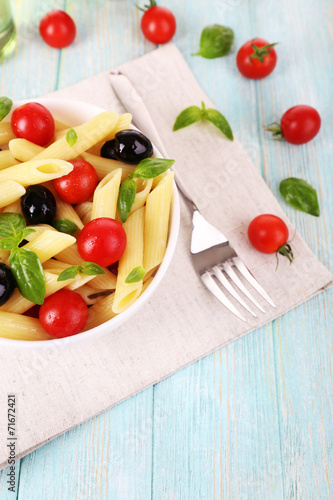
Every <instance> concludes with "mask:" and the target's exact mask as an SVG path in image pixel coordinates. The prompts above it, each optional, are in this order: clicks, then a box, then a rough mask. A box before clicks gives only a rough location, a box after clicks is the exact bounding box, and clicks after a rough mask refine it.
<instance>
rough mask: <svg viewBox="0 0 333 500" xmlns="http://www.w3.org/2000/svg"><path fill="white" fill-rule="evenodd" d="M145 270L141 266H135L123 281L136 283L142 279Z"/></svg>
mask: <svg viewBox="0 0 333 500" xmlns="http://www.w3.org/2000/svg"><path fill="white" fill-rule="evenodd" d="M145 272H146V271H145V270H144V269H143V267H142V266H138V267H135V268H134V269H132V271H131V272H130V273H129V275H128V276H127V278H126V279H125V283H137V282H138V281H141V280H143V277H144V275H145Z"/></svg>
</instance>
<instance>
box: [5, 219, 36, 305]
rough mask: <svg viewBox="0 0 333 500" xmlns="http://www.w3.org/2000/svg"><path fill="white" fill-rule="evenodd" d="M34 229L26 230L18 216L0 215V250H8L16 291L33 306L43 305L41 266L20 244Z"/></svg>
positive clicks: (33, 254) (23, 220)
mask: <svg viewBox="0 0 333 500" xmlns="http://www.w3.org/2000/svg"><path fill="white" fill-rule="evenodd" d="M33 232H35V230H34V229H31V228H27V227H26V222H25V219H24V217H23V216H22V215H20V214H15V213H10V212H7V213H3V214H0V238H1V239H0V248H1V249H3V250H9V251H10V255H9V264H10V268H11V271H12V273H13V276H14V278H15V280H16V283H17V286H18V289H19V290H20V292H21V294H22V295H23V297H24V298H26V299H28V300H30V301H31V302H34V303H35V304H39V305H41V304H43V303H44V298H45V294H46V280H45V275H44V271H43V267H42V264H41V262H40V260H39V258H38V256H37V254H36V253H35V252H33V251H32V250H29V249H27V248H24V247H20V246H19V245H20V243H21V242H22V241H23V240H24V239H25V238H26V237H27V236H28V235H29V234H31V233H33Z"/></svg>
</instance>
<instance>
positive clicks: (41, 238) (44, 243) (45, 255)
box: [24, 229, 76, 264]
mask: <svg viewBox="0 0 333 500" xmlns="http://www.w3.org/2000/svg"><path fill="white" fill-rule="evenodd" d="M75 242H76V239H75V238H74V237H73V236H70V235H69V234H65V233H60V232H59V231H51V230H49V229H45V230H44V231H43V232H41V233H40V234H39V235H38V236H36V238H34V239H32V240H31V241H29V242H28V243H27V244H26V245H25V246H24V248H27V249H28V250H32V251H33V252H35V253H36V254H37V256H38V258H39V260H40V261H41V263H42V264H43V262H45V261H47V260H48V259H51V257H54V255H56V254H59V253H60V252H62V251H63V250H64V249H65V248H67V247H69V246H71V245H73V244H74V243H75Z"/></svg>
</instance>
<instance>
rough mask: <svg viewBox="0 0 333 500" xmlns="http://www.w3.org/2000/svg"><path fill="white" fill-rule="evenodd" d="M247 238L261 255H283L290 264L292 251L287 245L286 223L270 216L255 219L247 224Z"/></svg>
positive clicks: (287, 232)
mask: <svg viewBox="0 0 333 500" xmlns="http://www.w3.org/2000/svg"><path fill="white" fill-rule="evenodd" d="M248 237H249V241H250V243H251V245H252V246H253V247H254V248H255V249H256V250H258V251H259V252H262V253H267V254H271V253H275V254H276V256H277V257H278V255H283V256H284V257H287V259H288V260H289V261H290V262H292V261H293V259H294V255H293V251H292V249H291V246H290V245H289V243H288V238H289V230H288V227H287V225H286V223H285V222H284V221H283V220H282V219H280V217H277V216H276V215H272V214H262V215H258V216H257V217H255V218H254V219H253V220H252V221H251V222H250V224H249V227H248Z"/></svg>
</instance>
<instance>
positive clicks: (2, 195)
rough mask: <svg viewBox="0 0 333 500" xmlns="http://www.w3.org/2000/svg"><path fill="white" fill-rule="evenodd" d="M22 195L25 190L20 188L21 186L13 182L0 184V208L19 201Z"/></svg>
mask: <svg viewBox="0 0 333 500" xmlns="http://www.w3.org/2000/svg"><path fill="white" fill-rule="evenodd" d="M24 193H25V189H24V187H23V186H21V184H18V183H17V182H15V181H4V182H2V184H1V191H0V208H3V207H5V206H7V205H10V204H11V203H14V202H15V201H17V200H19V199H20V198H21V196H23V195H24Z"/></svg>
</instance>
